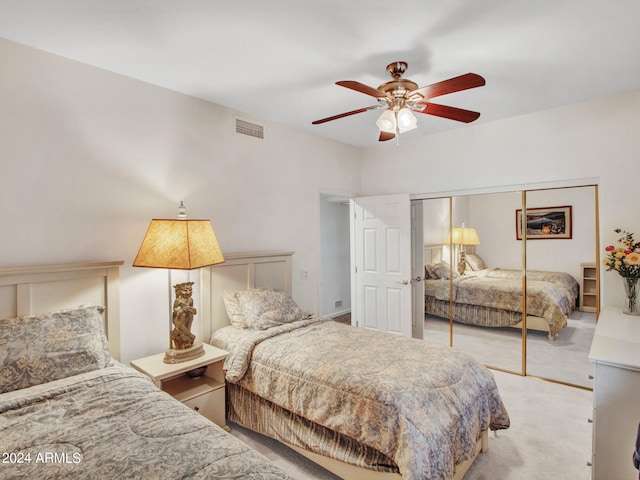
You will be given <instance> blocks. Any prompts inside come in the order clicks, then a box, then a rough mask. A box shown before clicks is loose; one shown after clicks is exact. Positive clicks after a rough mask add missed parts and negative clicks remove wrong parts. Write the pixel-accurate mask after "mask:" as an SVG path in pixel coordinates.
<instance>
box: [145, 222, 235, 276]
mask: <svg viewBox="0 0 640 480" xmlns="http://www.w3.org/2000/svg"><path fill="white" fill-rule="evenodd" d="M222 262H224V257H223V255H222V252H221V250H220V246H219V245H218V240H217V239H216V234H215V233H214V231H213V227H212V226H211V222H210V221H209V220H158V219H154V220H151V224H150V225H149V228H148V230H147V233H146V235H145V236H144V240H142V245H141V246H140V250H139V251H138V255H137V256H136V259H135V260H134V261H133V266H134V267H152V268H170V269H176V270H193V269H194V268H200V267H206V266H208V265H215V264H216V263H222Z"/></svg>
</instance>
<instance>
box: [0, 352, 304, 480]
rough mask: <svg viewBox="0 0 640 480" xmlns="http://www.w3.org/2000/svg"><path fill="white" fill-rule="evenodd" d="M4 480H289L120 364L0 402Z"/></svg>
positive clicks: (13, 394) (9, 395) (20, 392)
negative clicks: (135, 479) (22, 479)
mask: <svg viewBox="0 0 640 480" xmlns="http://www.w3.org/2000/svg"><path fill="white" fill-rule="evenodd" d="M0 452H2V455H4V456H3V460H4V461H3V462H2V465H0V479H19V478H24V479H59V478H87V479H93V478H95V479H105V478H137V479H149V480H156V479H162V478H190V479H205V478H216V479H218V478H225V479H246V480H249V479H252V480H255V479H261V480H267V479H269V480H276V479H278V480H285V479H287V480H292V479H290V478H289V477H288V476H287V475H285V474H284V473H283V472H282V471H280V470H279V469H278V468H277V467H275V466H274V465H273V464H272V463H270V462H269V461H268V460H267V459H266V458H264V457H263V456H262V455H260V454H259V453H257V452H256V451H254V450H252V449H250V448H249V447H248V446H246V445H245V444H244V443H242V442H240V441H239V440H237V439H235V438H234V437H232V436H231V435H229V434H228V433H227V432H225V431H224V430H222V429H221V428H220V427H218V426H217V425H215V424H213V423H212V422H210V421H209V420H207V419H206V418H204V417H202V416H201V415H200V414H198V413H196V412H194V411H192V410H190V409H189V408H188V407H186V406H185V405H182V404H180V403H178V402H177V401H176V400H175V399H173V398H171V397H170V396H169V395H168V394H166V393H165V392H162V391H160V390H159V389H158V388H156V387H155V386H154V385H153V384H152V383H151V382H150V381H149V379H148V378H147V377H145V376H143V375H141V374H139V373H137V372H135V371H134V370H133V369H130V368H127V367H124V366H122V365H120V364H115V365H112V366H109V367H107V368H104V369H99V370H95V371H93V372H89V373H84V374H80V375H76V376H74V377H69V378H66V379H61V380H56V381H53V382H49V383H45V384H41V385H37V386H33V387H30V388H25V389H22V390H14V391H12V392H8V393H4V394H1V395H0Z"/></svg>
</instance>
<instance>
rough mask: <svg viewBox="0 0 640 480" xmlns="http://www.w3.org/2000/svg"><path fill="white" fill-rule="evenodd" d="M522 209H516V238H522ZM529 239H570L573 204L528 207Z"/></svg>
mask: <svg viewBox="0 0 640 480" xmlns="http://www.w3.org/2000/svg"><path fill="white" fill-rule="evenodd" d="M522 220H523V219H522V210H521V209H518V210H516V239H517V240H522V224H523V221H522ZM525 221H526V229H527V240H553V239H570V238H571V229H572V225H571V222H572V219H571V206H570V205H565V206H562V207H545V208H527V209H526V219H525Z"/></svg>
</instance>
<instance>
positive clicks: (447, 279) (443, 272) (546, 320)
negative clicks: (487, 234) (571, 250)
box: [424, 254, 579, 340]
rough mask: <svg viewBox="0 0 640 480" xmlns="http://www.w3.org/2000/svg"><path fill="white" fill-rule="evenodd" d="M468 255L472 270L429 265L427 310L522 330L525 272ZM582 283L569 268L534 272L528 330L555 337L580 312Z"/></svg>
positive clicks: (462, 320) (529, 281)
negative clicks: (459, 271) (490, 264)
mask: <svg viewBox="0 0 640 480" xmlns="http://www.w3.org/2000/svg"><path fill="white" fill-rule="evenodd" d="M466 257H467V271H466V272H465V274H464V275H458V274H457V272H455V271H454V274H453V278H451V274H450V268H449V264H448V263H447V262H446V261H442V260H440V261H437V262H433V263H428V264H427V265H426V266H425V281H424V287H425V313H426V314H428V315H435V316H437V317H443V318H447V319H448V318H449V316H450V300H452V303H453V320H454V321H456V322H460V323H466V324H471V325H478V326H483V327H515V328H522V324H523V322H522V311H523V308H522V298H523V297H522V291H523V288H522V271H521V270H509V269H501V268H486V267H485V265H484V262H483V261H482V259H481V258H480V257H479V256H478V255H475V254H469V255H467V256H466ZM578 291H579V285H578V282H577V281H576V279H575V278H574V277H573V276H571V275H570V274H568V273H564V272H545V271H537V270H528V271H527V278H526V298H527V304H526V312H527V329H532V330H539V331H544V332H547V333H548V335H549V339H550V340H553V339H554V338H555V337H556V336H557V335H558V333H559V332H560V331H561V330H562V329H563V328H564V327H565V326H566V325H567V318H568V317H569V315H570V314H571V312H573V310H575V308H576V301H577V299H578Z"/></svg>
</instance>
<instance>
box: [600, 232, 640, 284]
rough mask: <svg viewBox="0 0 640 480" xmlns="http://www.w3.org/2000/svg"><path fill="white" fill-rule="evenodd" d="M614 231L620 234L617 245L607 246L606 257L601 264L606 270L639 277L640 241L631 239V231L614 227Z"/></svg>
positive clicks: (624, 275) (630, 276)
mask: <svg viewBox="0 0 640 480" xmlns="http://www.w3.org/2000/svg"><path fill="white" fill-rule="evenodd" d="M614 232H616V233H618V234H622V236H621V237H620V238H619V239H618V243H619V244H621V246H619V247H615V246H613V245H609V246H607V247H606V248H605V249H604V250H605V252H607V257H606V258H605V259H604V260H603V262H602V263H603V264H604V265H605V266H606V267H607V271H610V270H615V271H617V272H618V274H620V275H621V276H622V277H627V278H640V242H636V241H635V240H634V239H633V233H630V232H627V231H625V230H621V229H619V228H616V229H615V230H614Z"/></svg>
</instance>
